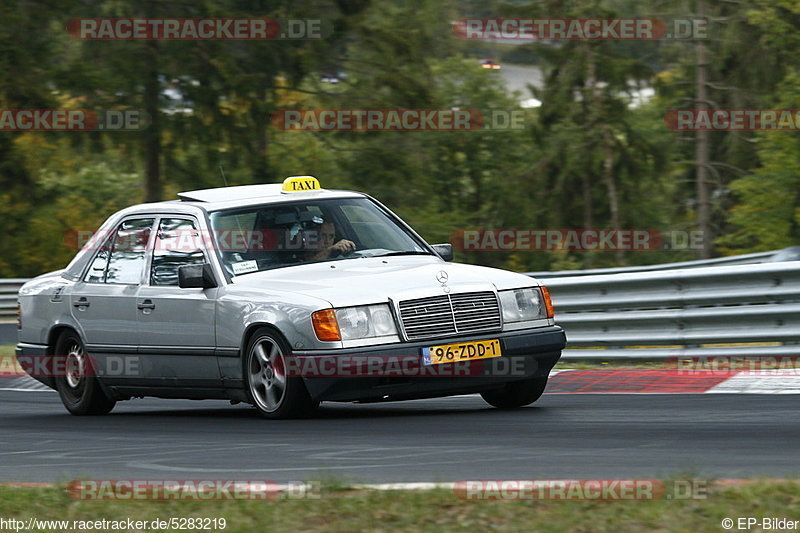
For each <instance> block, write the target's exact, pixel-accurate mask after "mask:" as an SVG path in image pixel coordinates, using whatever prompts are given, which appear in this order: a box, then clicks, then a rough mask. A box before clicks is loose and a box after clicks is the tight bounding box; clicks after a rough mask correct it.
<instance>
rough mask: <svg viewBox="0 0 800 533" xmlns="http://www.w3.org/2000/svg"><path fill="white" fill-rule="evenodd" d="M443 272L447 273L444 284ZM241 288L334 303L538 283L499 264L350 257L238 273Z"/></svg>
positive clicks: (512, 287)
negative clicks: (447, 290)
mask: <svg viewBox="0 0 800 533" xmlns="http://www.w3.org/2000/svg"><path fill="white" fill-rule="evenodd" d="M440 272H445V273H446V274H447V281H446V283H440V281H438V279H437V276H438V277H440V278H441V275H440V274H439V273H440ZM233 282H234V285H236V286H238V287H241V288H252V289H259V288H263V289H269V290H278V291H287V292H295V293H301V294H305V295H308V296H313V297H316V298H320V299H323V300H326V301H328V302H330V304H331V305H333V306H334V307H346V306H350V305H362V304H371V303H380V302H386V301H388V300H389V299H390V298H391V299H394V300H408V299H414V298H424V297H426V296H438V295H441V294H445V290H446V289H445V287H447V288H449V291H450V293H451V294H455V293H460V292H473V291H482V290H483V291H486V290H494V289H497V290H504V289H514V288H520V287H530V286H534V285H538V282H537V281H536V280H535V279H533V278H530V277H528V276H525V275H522V274H516V273H514V272H508V271H506V270H499V269H496V268H488V267H481V266H475V265H465V264H459V263H445V262H443V261H440V260H439V259H437V258H434V257H430V256H395V257H383V258H380V257H372V258H357V259H345V260H341V261H328V262H324V263H312V264H307V265H297V266H291V267H286V268H279V269H274V270H266V271H263V272H254V273H252V274H247V275H242V276H237V277H235V278H234V281H233Z"/></svg>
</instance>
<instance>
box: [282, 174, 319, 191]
mask: <svg viewBox="0 0 800 533" xmlns="http://www.w3.org/2000/svg"><path fill="white" fill-rule="evenodd" d="M321 188H322V187H320V184H319V180H318V179H317V178H315V177H314V176H289V177H288V178H286V179H285V180H283V187H282V188H281V192H306V191H318V190H320V189H321Z"/></svg>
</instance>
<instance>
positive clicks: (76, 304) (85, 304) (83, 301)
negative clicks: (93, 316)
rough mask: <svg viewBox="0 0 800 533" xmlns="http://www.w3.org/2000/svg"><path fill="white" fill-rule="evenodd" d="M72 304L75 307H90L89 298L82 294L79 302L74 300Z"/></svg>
mask: <svg viewBox="0 0 800 533" xmlns="http://www.w3.org/2000/svg"><path fill="white" fill-rule="evenodd" d="M72 306H73V307H89V300H87V299H86V298H85V297H83V296H81V297H80V298H78V301H77V302H73V303H72Z"/></svg>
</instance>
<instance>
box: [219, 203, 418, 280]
mask: <svg viewBox="0 0 800 533" xmlns="http://www.w3.org/2000/svg"><path fill="white" fill-rule="evenodd" d="M211 230H212V235H213V237H214V241H215V246H216V247H217V249H218V250H219V251H220V256H221V258H222V263H223V265H224V267H225V268H226V269H227V270H228V273H229V274H231V275H233V276H240V275H242V274H249V273H251V272H258V271H261V270H268V269H272V268H280V267H285V266H290V265H297V264H299V263H311V262H321V261H336V260H342V259H356V258H364V257H379V256H388V255H406V254H407V255H416V254H420V255H432V254H431V253H430V252H429V251H428V250H427V249H426V248H425V246H424V243H422V242H421V241H419V240H418V239H417V238H415V237H414V236H412V235H411V234H410V233H409V232H408V231H406V230H405V229H404V228H403V227H401V226H400V225H398V224H397V223H396V222H395V220H394V219H393V218H392V217H391V216H390V215H388V214H387V213H386V212H384V210H382V209H381V208H380V207H378V206H377V205H376V204H374V203H373V202H372V201H370V200H369V199H367V198H343V199H329V200H308V201H299V202H291V203H285V202H281V203H277V204H267V205H260V206H256V207H248V208H244V209H231V210H225V211H217V212H214V213H212V214H211Z"/></svg>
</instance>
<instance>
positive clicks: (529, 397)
mask: <svg viewBox="0 0 800 533" xmlns="http://www.w3.org/2000/svg"><path fill="white" fill-rule="evenodd" d="M545 387H547V376H544V377H540V378H531V379H526V380H524V381H514V382H511V383H507V384H506V385H505V386H504V387H503V388H502V389H498V390H493V391H487V392H482V393H481V397H482V398H483V399H484V400H486V402H487V403H488V404H489V405H491V406H493V407H497V408H498V409H515V408H517V407H523V406H525V405H530V404H532V403H533V402H535V401H536V400H538V399H539V398H540V397H541V396H542V393H544V389H545Z"/></svg>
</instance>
